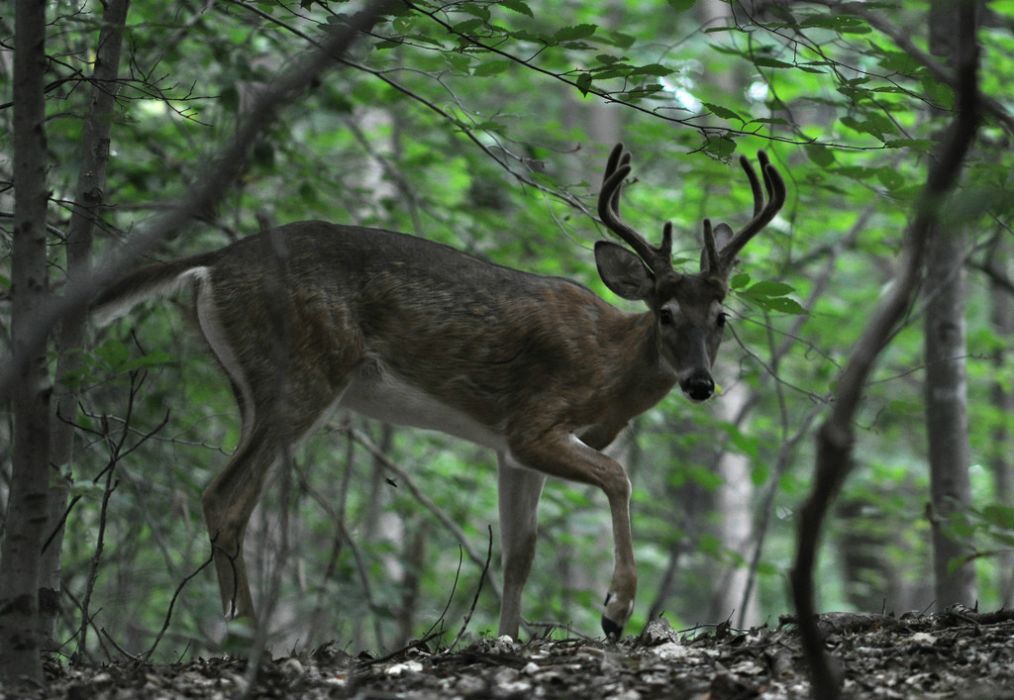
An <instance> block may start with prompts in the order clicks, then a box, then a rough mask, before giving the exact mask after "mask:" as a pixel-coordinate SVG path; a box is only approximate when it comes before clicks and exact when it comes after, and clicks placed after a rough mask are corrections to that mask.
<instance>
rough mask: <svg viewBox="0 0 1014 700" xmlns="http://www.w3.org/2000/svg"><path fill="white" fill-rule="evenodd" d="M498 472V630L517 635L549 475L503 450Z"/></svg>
mask: <svg viewBox="0 0 1014 700" xmlns="http://www.w3.org/2000/svg"><path fill="white" fill-rule="evenodd" d="M497 474H498V476H499V485H498V491H499V500H500V546H501V549H502V557H503V600H502V601H501V603H500V632H499V634H506V635H510V636H511V637H513V638H514V639H517V637H518V630H519V628H520V626H521V593H522V591H523V590H524V588H525V582H526V581H527V580H528V574H529V572H531V570H532V560H533V559H534V558H535V540H536V536H537V534H538V533H537V530H538V506H539V496H541V495H542V486H543V484H544V483H545V481H546V477H545V475H544V474H540V473H538V472H533V471H530V470H528V469H523V468H522V467H521V466H520V465H519V464H518V463H517V462H515V461H513V460H512V459H511V458H510V457H509V456H507V455H506V454H503V453H499V454H497Z"/></svg>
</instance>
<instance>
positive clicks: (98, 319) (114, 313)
mask: <svg viewBox="0 0 1014 700" xmlns="http://www.w3.org/2000/svg"><path fill="white" fill-rule="evenodd" d="M207 277H208V268H206V267H193V268H190V269H189V270H187V271H185V272H183V273H181V274H179V275H177V276H176V277H173V278H171V279H168V280H165V281H163V282H160V283H158V284H151V285H149V286H145V287H142V288H140V289H138V290H136V291H135V292H134V293H133V294H130V295H128V296H125V297H121V298H120V299H117V300H116V302H115V303H112V304H106V305H105V306H100V307H98V308H96V309H95V310H94V311H93V312H92V318H93V319H94V320H95V323H96V324H97V325H98V326H99V327H100V328H101V327H102V326H106V325H108V324H110V323H112V322H113V321H115V320H116V319H118V318H120V317H121V316H123V315H124V314H126V313H127V312H128V311H130V310H131V309H132V308H134V306H136V305H137V304H139V303H141V302H142V301H144V300H145V299H149V298H151V297H154V296H168V295H170V294H172V293H174V292H176V291H177V290H179V289H180V288H181V287H183V286H184V285H186V284H189V283H190V282H192V281H194V280H196V279H204V278H207Z"/></svg>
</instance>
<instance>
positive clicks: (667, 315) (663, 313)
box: [658, 309, 672, 326]
mask: <svg viewBox="0 0 1014 700" xmlns="http://www.w3.org/2000/svg"><path fill="white" fill-rule="evenodd" d="M658 320H659V322H660V323H661V324H662V325H663V326H670V325H672V309H661V310H660V311H659V312H658Z"/></svg>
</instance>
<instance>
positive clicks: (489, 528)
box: [449, 525, 493, 649]
mask: <svg viewBox="0 0 1014 700" xmlns="http://www.w3.org/2000/svg"><path fill="white" fill-rule="evenodd" d="M486 530H487V531H488V533H489V544H488V545H487V548H486V563H485V564H484V565H483V567H482V575H481V576H480V577H479V584H478V585H477V586H476V587H475V597H473V598H472V606H471V607H470V608H469V609H468V613H466V614H465V619H464V621H463V622H462V623H461V629H460V630H458V636H457V637H455V638H454V641H453V642H451V646H450V647H449V648H450V649H453V648H454V647H456V646H457V645H458V642H459V641H461V637H462V636H464V634H465V630H466V629H468V623H469V622H471V621H472V614H473V613H475V606H476V605H477V604H478V603H479V594H480V593H482V582H483V581H484V580H485V579H486V572H487V571H488V570H489V562H490V561H491V560H492V559H493V526H492V525H487V526H486Z"/></svg>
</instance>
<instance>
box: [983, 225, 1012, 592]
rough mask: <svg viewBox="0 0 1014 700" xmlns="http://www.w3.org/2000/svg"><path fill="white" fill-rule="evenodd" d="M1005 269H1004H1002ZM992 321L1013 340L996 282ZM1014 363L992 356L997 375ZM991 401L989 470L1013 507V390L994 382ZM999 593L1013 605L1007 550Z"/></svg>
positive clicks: (1007, 307)
mask: <svg viewBox="0 0 1014 700" xmlns="http://www.w3.org/2000/svg"><path fill="white" fill-rule="evenodd" d="M1003 235H1004V234H1001V237H1000V239H999V240H998V243H997V246H996V249H995V250H994V251H993V255H992V256H991V257H992V259H993V260H996V261H1000V262H1001V264H1005V263H1006V262H1007V260H1009V258H1010V253H1011V246H1010V245H1009V244H1008V242H1007V241H1006V240H1004V239H1003ZM1001 269H1004V268H1001ZM990 291H991V293H992V295H991V301H992V309H991V314H990V315H991V321H992V324H993V331H994V332H995V333H996V335H997V337H998V338H1001V339H1010V338H1014V304H1012V303H1011V295H1010V293H1009V292H1008V291H1007V290H1005V289H1003V287H1001V286H1000V285H999V284H998V283H996V282H994V283H993V285H992V288H991V290H990ZM1012 361H1014V353H1012V352H1011V349H1010V347H1009V345H1007V346H1006V347H1002V348H1001V349H998V350H996V352H995V353H994V355H993V366H994V368H995V371H996V374H997V375H998V376H1000V375H1001V373H1002V372H1003V369H1004V367H1005V366H1009V364H1010V363H1011V362H1012ZM990 393H991V396H990V401H991V403H992V404H993V408H994V410H995V411H996V413H997V423H996V425H995V426H994V428H993V431H992V436H991V440H990V447H991V448H992V454H991V455H990V459H989V466H990V469H991V471H992V472H993V484H994V488H993V490H994V492H995V493H996V500H997V501H998V502H999V503H1000V504H1001V505H1005V506H1008V507H1011V506H1014V479H1012V475H1011V457H1010V455H1011V452H1012V449H1014V448H1012V445H1011V437H1012V431H1011V429H1010V426H1011V421H1012V420H1014V390H1011V389H1008V388H1005V387H1004V385H1003V383H1001V382H999V381H994V382H993V386H992V390H991V392H990ZM996 583H997V590H998V591H999V594H1000V604H1001V605H1002V606H1003V607H1010V606H1011V605H1014V551H1011V550H1009V549H1008V550H1006V551H1003V552H1000V554H999V555H997V582H996Z"/></svg>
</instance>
